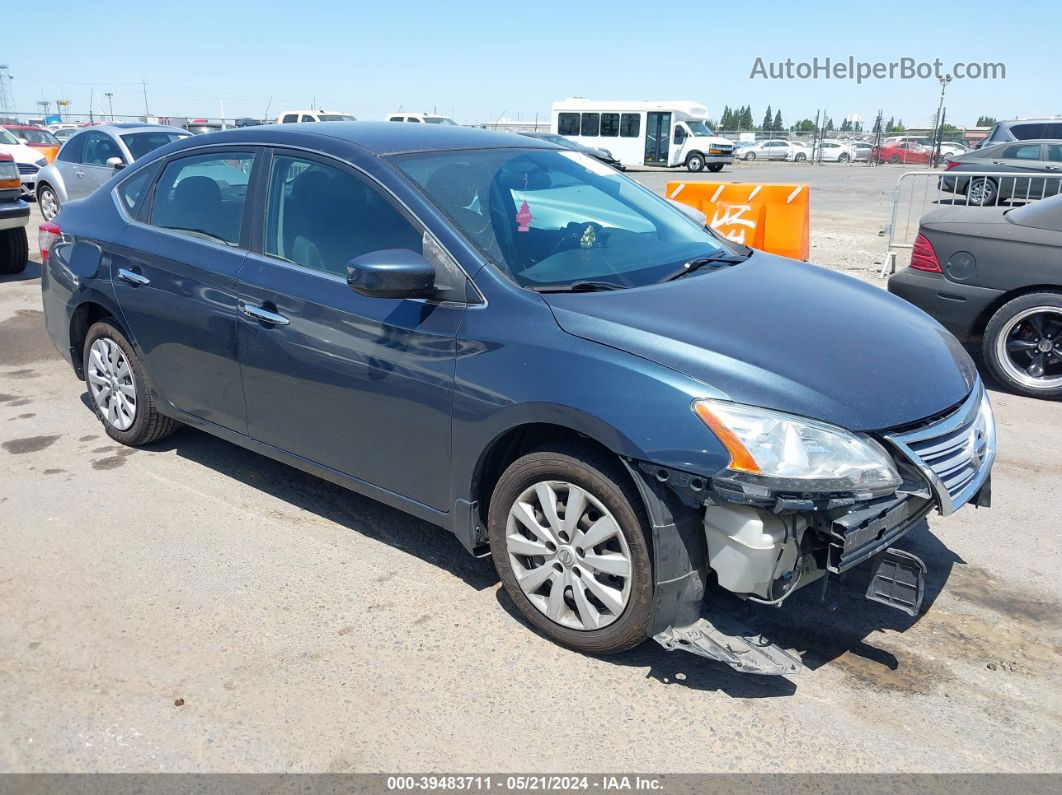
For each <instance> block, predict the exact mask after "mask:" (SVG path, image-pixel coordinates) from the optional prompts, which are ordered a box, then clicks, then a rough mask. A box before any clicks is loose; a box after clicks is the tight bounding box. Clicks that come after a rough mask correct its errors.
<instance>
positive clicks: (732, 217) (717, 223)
mask: <svg viewBox="0 0 1062 795" xmlns="http://www.w3.org/2000/svg"><path fill="white" fill-rule="evenodd" d="M810 193H811V191H810V188H808V186H807V185H770V184H756V183H752V182H669V183H667V194H666V195H667V197H668V198H669V199H674V200H675V201H679V202H682V203H683V204H688V205H689V206H690V207H695V208H696V209H698V210H700V211H701V212H702V213H704V214H705V216H707V218H708V225H709V226H710V227H712V229H715V230H716V231H717V232H719V233H720V234H721V235H723V237H725V238H726V239H727V240H733V241H734V242H736V243H744V244H745V245H747V246H752V247H753V248H758V249H760V250H762V251H768V252H770V253H771V254H778V255H780V256H783V257H791V258H793V259H802V260H806V259H807V258H808V257H809V256H810V254H811V196H810Z"/></svg>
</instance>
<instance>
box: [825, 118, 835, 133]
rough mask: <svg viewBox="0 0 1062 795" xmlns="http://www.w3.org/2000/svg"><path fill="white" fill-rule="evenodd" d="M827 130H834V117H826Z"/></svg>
mask: <svg viewBox="0 0 1062 795" xmlns="http://www.w3.org/2000/svg"><path fill="white" fill-rule="evenodd" d="M826 132H833V119H831V118H830V117H829V116H827V117H826Z"/></svg>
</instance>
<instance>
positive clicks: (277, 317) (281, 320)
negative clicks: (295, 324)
mask: <svg viewBox="0 0 1062 795" xmlns="http://www.w3.org/2000/svg"><path fill="white" fill-rule="evenodd" d="M240 311H241V312H243V314H244V315H246V316H247V317H249V318H251V319H253V320H260V321H261V322H263V323H268V324H269V325H271V326H286V325H288V323H290V322H291V321H290V320H288V319H287V318H286V317H284V316H283V315H282V314H280V313H279V312H270V311H269V310H268V309H265V308H264V307H261V306H251V305H250V304H245V303H243V302H242V301H241V302H240Z"/></svg>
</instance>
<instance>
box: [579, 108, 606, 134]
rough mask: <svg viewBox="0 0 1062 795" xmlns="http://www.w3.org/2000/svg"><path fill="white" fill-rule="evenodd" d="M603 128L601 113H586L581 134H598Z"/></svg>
mask: <svg viewBox="0 0 1062 795" xmlns="http://www.w3.org/2000/svg"><path fill="white" fill-rule="evenodd" d="M600 130H601V114H600V113H584V114H583V123H582V129H581V132H580V133H579V134H580V135H592V136H595V137H596V136H597V135H598V133H599V132H600Z"/></svg>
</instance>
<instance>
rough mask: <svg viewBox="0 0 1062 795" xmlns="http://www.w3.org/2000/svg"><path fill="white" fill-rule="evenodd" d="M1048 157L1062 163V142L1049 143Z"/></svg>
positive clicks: (1054, 161)
mask: <svg viewBox="0 0 1062 795" xmlns="http://www.w3.org/2000/svg"><path fill="white" fill-rule="evenodd" d="M1047 159H1048V160H1050V161H1051V162H1052V163H1062V144H1048V145H1047Z"/></svg>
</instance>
